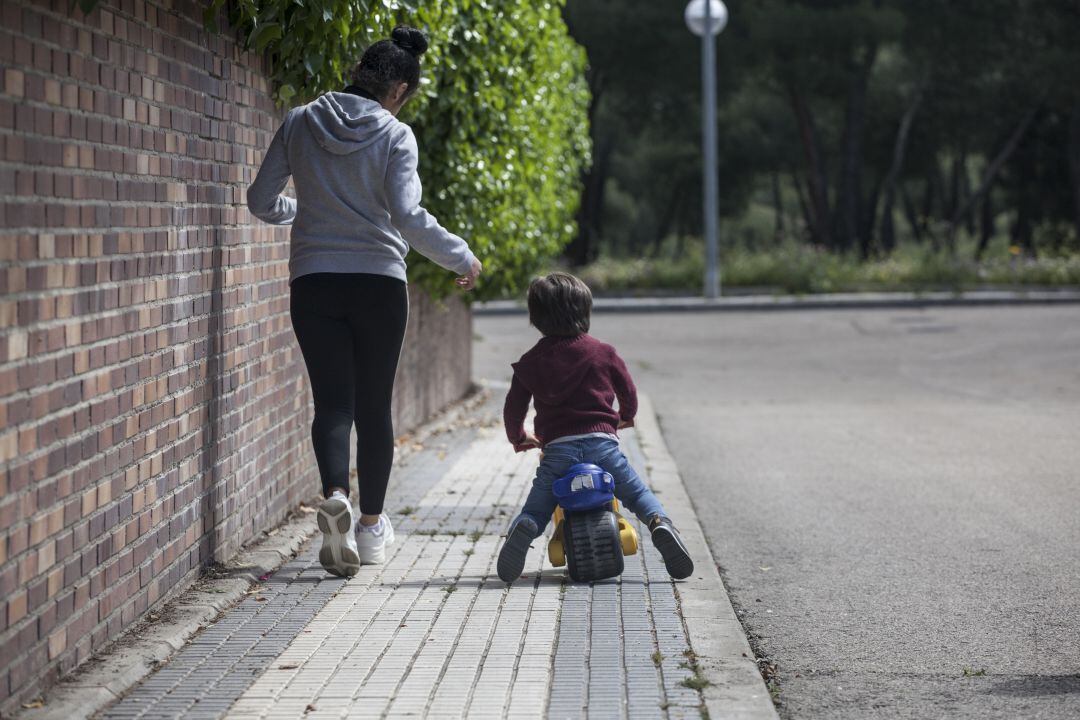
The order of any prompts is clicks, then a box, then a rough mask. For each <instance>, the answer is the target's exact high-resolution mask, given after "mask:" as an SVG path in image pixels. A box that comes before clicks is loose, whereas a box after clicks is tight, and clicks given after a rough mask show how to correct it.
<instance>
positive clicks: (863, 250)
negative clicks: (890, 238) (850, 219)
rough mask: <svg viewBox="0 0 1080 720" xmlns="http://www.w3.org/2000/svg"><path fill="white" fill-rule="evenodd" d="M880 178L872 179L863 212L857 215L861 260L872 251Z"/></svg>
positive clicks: (879, 194) (867, 256)
mask: <svg viewBox="0 0 1080 720" xmlns="http://www.w3.org/2000/svg"><path fill="white" fill-rule="evenodd" d="M881 183H882V179H881V178H880V177H879V178H877V179H876V180H875V181H874V187H873V189H872V190H871V191H870V195H869V196H868V197H867V199H866V203H865V204H864V209H863V212H862V213H861V214H860V215H859V254H860V255H861V256H862V258H863V260H866V259H868V258H869V257H870V256H871V255H872V254H873V253H874V218H875V217H877V205H878V198H879V197H881Z"/></svg>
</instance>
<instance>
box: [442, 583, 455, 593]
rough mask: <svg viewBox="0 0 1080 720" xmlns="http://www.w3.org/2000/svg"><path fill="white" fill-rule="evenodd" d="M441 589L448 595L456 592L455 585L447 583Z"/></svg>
mask: <svg viewBox="0 0 1080 720" xmlns="http://www.w3.org/2000/svg"><path fill="white" fill-rule="evenodd" d="M442 591H443V592H444V593H446V594H447V595H449V594H450V593H452V592H457V585H447V586H446V587H444V588H443V589H442Z"/></svg>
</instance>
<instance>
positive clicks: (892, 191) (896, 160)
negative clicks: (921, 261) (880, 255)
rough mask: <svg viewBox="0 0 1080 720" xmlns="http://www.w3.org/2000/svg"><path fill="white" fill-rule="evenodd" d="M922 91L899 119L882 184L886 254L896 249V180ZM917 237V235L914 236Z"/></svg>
mask: <svg viewBox="0 0 1080 720" xmlns="http://www.w3.org/2000/svg"><path fill="white" fill-rule="evenodd" d="M922 99H923V89H922V87H920V88H919V89H918V90H916V91H915V97H914V98H912V101H911V104H910V105H908V108H907V110H905V111H904V114H903V116H902V117H901V118H900V128H899V129H898V130H897V131H896V141H895V142H894V143H893V156H892V164H891V165H890V166H889V173H888V175H886V176H885V181H884V182H883V183H882V185H883V187H884V196H885V197H884V200H883V201H882V207H881V246H882V248H883V249H884V250H885V253H886V254H889V253H891V252H892V251H893V250H895V249H896V228H895V226H894V224H893V203H894V202H895V201H896V179H897V178H898V177H900V170H901V169H902V168H903V166H904V155H905V154H906V153H907V142H908V136H909V135H910V134H911V124H912V122H914V120H915V113H917V112H918V111H919V106H920V105H922ZM916 236H917V237H918V234H916Z"/></svg>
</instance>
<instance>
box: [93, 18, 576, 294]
mask: <svg viewBox="0 0 1080 720" xmlns="http://www.w3.org/2000/svg"><path fill="white" fill-rule="evenodd" d="M80 2H81V3H83V4H82V5H81V7H82V9H83V11H84V12H89V11H91V10H92V9H93V4H94V3H95V2H96V0H80ZM561 13H562V0H550V1H547V2H533V1H531V0H424V2H419V1H418V0H416V1H413V2H410V1H409V0H212V2H211V3H210V4H209V5H208V7H207V8H206V11H205V15H204V21H205V23H206V25H207V27H208V29H210V30H211V31H215V32H216V31H217V29H218V26H219V19H220V18H221V17H222V16H223V15H224V16H226V17H227V18H228V21H229V24H230V25H231V26H232V27H233V28H235V29H236V30H237V32H239V33H240V35H241V36H242V38H243V41H244V43H245V45H246V47H248V48H250V49H253V50H255V51H257V52H263V53H266V54H267V56H268V57H269V59H270V62H271V68H272V78H273V80H274V87H275V90H274V92H275V97H276V99H277V100H278V101H279V102H280V103H281V104H283V105H288V104H296V103H299V102H306V101H308V100H311V99H313V98H315V97H316V96H318V95H319V94H321V93H323V92H326V91H328V90H338V89H341V88H342V87H343V85H344V84H345V80H346V76H347V74H348V71H349V70H350V69H351V67H352V66H353V65H354V63H355V62H356V61H357V60H358V59H359V58H360V56H361V54H362V53H363V50H364V48H365V47H367V45H369V44H370V43H372V42H374V41H376V40H379V39H381V38H384V37H388V36H389V34H390V31H391V30H392V29H393V28H394V26H396V25H398V24H408V25H412V26H414V27H418V28H420V29H422V30H424V31H425V32H427V33H428V36H429V39H430V49H429V51H428V52H427V53H426V54H425V55H424V58H423V62H422V65H423V79H422V87H421V90H420V92H419V93H418V96H417V97H416V98H414V99H413V100H412V101H410V103H409V105H408V106H406V108H405V110H404V111H403V116H402V119H404V120H405V121H406V122H409V123H410V124H411V125H413V127H414V129H415V131H416V134H417V138H418V140H419V145H420V173H421V177H422V180H423V182H424V188H425V205H426V206H427V207H428V208H429V209H430V210H431V211H432V212H433V213H434V214H435V215H436V216H437V217H438V218H439V219H440V221H441V222H442V223H443V224H444V225H446V226H447V227H449V228H451V229H452V230H454V231H455V232H457V233H459V234H460V235H462V236H463V237H465V238H466V240H468V241H469V243H470V245H471V246H472V248H473V250H474V251H475V252H476V254H477V256H478V257H480V259H481V261H482V262H483V263H484V269H485V273H484V276H483V282H482V283H481V285H480V286H479V288H478V291H477V293H475V296H476V297H489V296H494V295H497V294H507V293H513V292H515V291H517V290H519V289H520V288H521V286H522V285H523V283H524V282H525V281H526V280H527V279H528V277H529V275H530V274H531V273H532V272H533V271H534V270H535V269H536V268H537V267H538V266H540V265H541V264H542V263H543V262H544V261H545V260H547V259H548V258H550V257H551V256H552V255H554V254H556V253H557V252H558V251H559V250H560V249H561V248H562V247H563V246H564V245H565V244H566V243H567V242H569V241H570V239H571V238H572V237H573V235H574V233H575V224H574V214H575V212H576V210H577V203H578V198H579V188H580V177H581V173H582V169H583V168H584V167H585V166H586V165H587V164H588V162H589V156H590V142H589V136H588V118H587V114H586V112H587V108H588V104H589V92H588V87H587V85H586V83H585V79H584V71H585V55H584V52H583V51H582V49H581V48H580V47H579V46H578V45H577V44H576V43H575V42H574V40H573V39H571V38H570V36H569V35H568V33H567V30H566V25H565V23H564V22H563V19H562V15H561ZM409 264H410V266H411V269H410V276H411V278H412V279H413V280H414V281H418V282H420V283H421V284H423V285H425V286H426V287H427V289H428V290H429V291H431V292H432V293H433V294H435V295H440V294H445V293H446V292H447V291H448V290H449V289H450V288H451V287H452V286H451V285H450V283H448V282H447V279H446V273H445V272H444V271H442V270H441V269H438V268H436V267H434V266H433V265H432V264H431V263H429V262H428V261H427V260H426V259H424V258H421V257H420V256H418V255H415V254H413V255H412V256H411V257H410V258H409Z"/></svg>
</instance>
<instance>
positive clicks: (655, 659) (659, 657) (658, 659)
mask: <svg viewBox="0 0 1080 720" xmlns="http://www.w3.org/2000/svg"><path fill="white" fill-rule="evenodd" d="M662 662H664V653H662V652H660V651H659V650H656V651H654V652H653V654H652V664H653V665H656V666H657V667H659V665H660V663H662Z"/></svg>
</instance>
